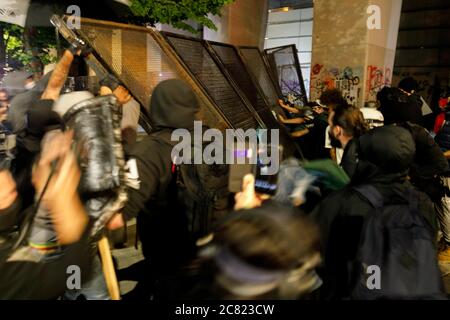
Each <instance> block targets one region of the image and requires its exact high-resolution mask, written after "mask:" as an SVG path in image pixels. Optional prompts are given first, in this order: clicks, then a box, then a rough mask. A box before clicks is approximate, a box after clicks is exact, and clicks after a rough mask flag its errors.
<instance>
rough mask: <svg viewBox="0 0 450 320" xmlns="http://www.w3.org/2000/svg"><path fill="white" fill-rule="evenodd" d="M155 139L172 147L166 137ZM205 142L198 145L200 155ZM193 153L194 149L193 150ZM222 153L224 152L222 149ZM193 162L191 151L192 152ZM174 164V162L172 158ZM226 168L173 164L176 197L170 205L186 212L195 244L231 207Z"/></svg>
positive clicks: (215, 165) (172, 144) (213, 165)
mask: <svg viewBox="0 0 450 320" xmlns="http://www.w3.org/2000/svg"><path fill="white" fill-rule="evenodd" d="M157 138H158V139H160V140H162V141H163V142H164V143H166V144H170V145H171V146H174V145H175V144H176V143H177V142H173V141H170V138H169V139H167V138H168V137H167V136H163V135H161V136H159V137H157ZM205 146H206V143H204V144H203V145H202V146H201V150H197V152H200V151H201V152H203V150H204V148H205ZM192 148H193V150H194V147H192ZM224 152H225V150H224ZM191 155H192V159H191V163H194V161H193V159H194V152H191ZM172 161H173V159H172ZM228 171H229V166H228V165H227V164H210V165H208V164H205V163H203V162H202V163H201V164H179V165H176V164H175V163H173V162H172V183H171V184H173V183H175V186H176V187H175V188H176V190H174V191H171V192H175V193H176V194H177V197H176V203H175V204H171V205H173V206H175V207H177V208H178V209H179V210H181V211H182V212H184V213H185V216H186V218H187V220H188V229H189V233H190V236H191V237H192V240H194V241H196V240H198V239H199V238H202V237H204V236H206V235H208V234H209V233H211V231H212V229H213V228H214V227H215V225H216V223H217V222H218V221H219V220H221V219H222V218H223V217H224V216H225V215H226V214H227V213H228V212H229V209H230V206H231V201H230V192H229V191H228V174H229V172H228Z"/></svg>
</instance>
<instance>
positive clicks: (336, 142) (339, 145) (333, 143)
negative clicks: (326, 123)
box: [328, 127, 342, 149]
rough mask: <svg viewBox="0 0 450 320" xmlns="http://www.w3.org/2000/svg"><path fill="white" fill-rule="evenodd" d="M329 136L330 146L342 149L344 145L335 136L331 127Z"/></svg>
mask: <svg viewBox="0 0 450 320" xmlns="http://www.w3.org/2000/svg"><path fill="white" fill-rule="evenodd" d="M328 136H329V137H330V144H331V146H332V147H333V148H341V149H342V143H341V142H340V141H339V140H338V139H337V138H336V137H335V136H334V135H333V133H332V129H331V127H330V131H329V132H328Z"/></svg>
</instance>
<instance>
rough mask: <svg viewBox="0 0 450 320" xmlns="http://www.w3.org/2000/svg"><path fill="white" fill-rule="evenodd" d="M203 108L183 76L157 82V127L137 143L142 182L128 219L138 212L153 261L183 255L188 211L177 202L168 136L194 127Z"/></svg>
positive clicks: (132, 194) (153, 107) (132, 192)
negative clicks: (198, 113)
mask: <svg viewBox="0 0 450 320" xmlns="http://www.w3.org/2000/svg"><path fill="white" fill-rule="evenodd" d="M198 110H199V104H198V101H197V98H196V96H195V94H194V92H193V91H192V89H191V88H190V87H189V86H188V85H187V84H186V83H184V82H183V81H181V80H178V79H170V80H166V81H163V82H161V83H160V84H158V86H157V87H156V88H155V90H154V91H153V94H152V97H151V102H150V119H151V121H152V126H153V132H152V133H151V134H150V135H149V136H147V137H145V138H144V139H143V140H142V141H140V142H138V143H137V144H136V145H135V147H134V148H133V150H132V152H131V154H130V160H129V162H128V165H129V166H130V167H133V166H135V169H137V173H138V178H137V179H136V181H138V184H137V185H136V186H135V188H131V187H130V188H129V192H128V198H129V199H128V202H127V204H126V206H125V208H124V211H123V214H124V218H125V219H127V220H128V219H130V218H132V217H136V216H138V233H139V237H140V239H141V242H142V245H143V253H144V256H145V257H146V258H149V260H152V262H153V264H154V265H155V264H157V263H158V262H161V263H162V264H163V265H164V266H161V268H165V267H166V266H167V265H170V264H171V263H170V261H173V260H174V259H175V260H177V259H181V260H183V257H182V254H180V252H183V249H182V248H180V242H183V239H186V237H188V236H187V230H188V229H187V221H186V219H185V216H184V212H179V210H177V208H176V207H175V202H176V201H175V200H176V194H175V193H176V189H174V181H173V180H174V179H173V174H172V159H171V152H172V145H170V144H169V143H167V141H169V142H170V137H171V134H172V131H173V130H175V129H179V128H180V129H181V128H183V129H187V130H189V131H192V130H193V128H194V120H195V119H196V113H197V112H198ZM185 244H186V245H187V243H185ZM174 250H176V251H177V252H176V253H175V254H174V252H173V251H174ZM184 251H186V250H184ZM177 262H178V261H174V263H173V265H174V266H175V265H177Z"/></svg>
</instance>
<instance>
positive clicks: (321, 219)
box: [312, 126, 437, 299]
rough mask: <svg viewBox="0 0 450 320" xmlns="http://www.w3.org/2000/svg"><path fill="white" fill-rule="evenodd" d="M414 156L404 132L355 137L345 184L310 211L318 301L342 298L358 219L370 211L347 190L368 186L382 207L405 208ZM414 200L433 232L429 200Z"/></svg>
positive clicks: (354, 248) (359, 229)
mask: <svg viewBox="0 0 450 320" xmlns="http://www.w3.org/2000/svg"><path fill="white" fill-rule="evenodd" d="M414 155H415V144H414V141H413V139H412V137H411V134H410V133H409V132H408V131H407V130H406V129H404V128H401V127H396V126H385V127H381V128H377V129H374V130H372V131H370V132H369V133H367V134H366V135H363V136H362V137H360V139H359V157H360V159H359V162H358V165H357V168H356V172H355V175H354V176H353V178H352V180H351V183H350V184H349V185H348V186H347V187H345V188H344V189H342V190H340V191H337V192H335V193H332V194H331V195H330V196H328V197H327V198H326V199H325V200H323V201H322V202H321V203H320V204H319V205H318V207H316V209H315V210H314V211H313V212H312V216H313V218H314V219H315V220H316V221H317V222H318V223H319V226H320V229H321V235H322V246H323V248H322V250H323V256H324V268H323V269H322V270H321V272H320V276H321V277H322V279H323V280H324V285H323V288H322V294H323V296H322V298H324V299H342V298H346V297H348V296H349V294H350V290H351V288H352V285H353V282H354V280H355V279H354V278H353V276H352V272H353V269H352V266H353V262H354V261H355V259H356V255H357V251H358V248H359V244H360V237H361V232H362V230H363V224H364V220H365V218H366V217H367V216H368V214H369V213H371V212H373V207H372V206H371V204H370V203H369V202H368V201H367V200H366V199H365V198H364V197H363V196H362V195H360V194H359V193H358V192H357V191H355V190H354V189H353V187H354V186H358V185H364V184H369V185H372V186H374V187H375V188H376V189H377V190H378V191H379V192H380V193H381V195H382V196H383V202H384V204H385V205H389V204H400V203H405V200H404V194H406V192H407V190H408V189H410V188H412V185H411V184H410V183H409V182H408V181H407V180H406V176H407V173H408V167H409V166H410V164H411V163H412V162H413V159H414ZM369 159H370V160H369ZM418 197H419V201H418V203H419V211H420V212H421V213H422V214H423V216H424V217H425V219H426V220H427V221H428V222H429V224H430V225H431V226H432V227H433V229H434V230H436V227H437V226H436V220H435V212H434V209H433V205H432V203H431V201H430V199H429V198H428V196H427V195H425V194H424V193H421V192H418Z"/></svg>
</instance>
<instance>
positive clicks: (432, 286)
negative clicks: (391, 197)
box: [351, 185, 445, 300]
mask: <svg viewBox="0 0 450 320" xmlns="http://www.w3.org/2000/svg"><path fill="white" fill-rule="evenodd" d="M353 189H354V190H355V191H357V192H358V193H359V194H361V195H362V196H363V197H364V198H365V199H366V200H367V201H368V202H369V203H370V204H371V205H372V206H373V207H374V210H373V211H372V213H371V214H369V216H368V217H367V218H366V220H365V223H364V227H363V231H362V234H361V240H360V241H361V242H360V245H359V248H358V253H357V261H356V262H355V269H354V271H355V278H354V279H355V280H356V282H355V283H354V287H353V289H352V292H351V297H352V298H353V299H361V300H373V299H421V298H422V299H440V298H443V299H445V294H444V289H443V283H442V278H441V273H440V270H439V266H438V264H437V253H436V248H435V245H434V242H435V241H434V239H433V235H432V232H431V229H430V227H429V225H428V223H427V222H426V220H425V219H424V218H423V216H422V215H421V214H420V212H419V210H418V194H417V192H416V191H415V190H413V189H412V188H411V189H410V190H409V192H408V193H407V194H406V195H405V200H406V201H407V204H389V205H386V206H384V205H383V197H382V195H381V194H380V192H379V191H378V190H377V189H376V188H375V187H373V186H371V185H363V186H358V187H354V188H353ZM378 268H379V269H378ZM377 270H378V271H379V276H380V277H379V281H378V286H377V285H376V282H377V280H375V279H376V278H373V277H375V276H376V273H377ZM370 284H372V285H370ZM374 284H375V287H374V286H373V285H374Z"/></svg>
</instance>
